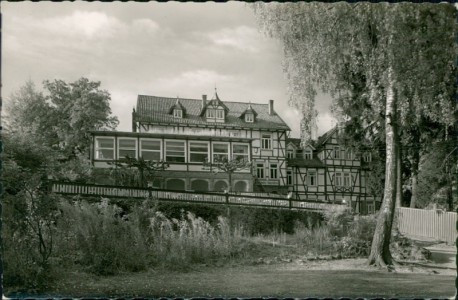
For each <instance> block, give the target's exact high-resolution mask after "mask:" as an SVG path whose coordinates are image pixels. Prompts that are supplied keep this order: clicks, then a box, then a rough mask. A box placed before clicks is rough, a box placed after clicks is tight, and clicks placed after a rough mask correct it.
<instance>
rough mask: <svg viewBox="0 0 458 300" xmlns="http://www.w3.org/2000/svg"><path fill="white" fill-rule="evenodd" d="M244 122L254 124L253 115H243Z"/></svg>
mask: <svg viewBox="0 0 458 300" xmlns="http://www.w3.org/2000/svg"><path fill="white" fill-rule="evenodd" d="M245 122H247V123H253V122H254V115H253V114H251V113H247V114H245Z"/></svg>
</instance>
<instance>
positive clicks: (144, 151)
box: [140, 140, 162, 161]
mask: <svg viewBox="0 0 458 300" xmlns="http://www.w3.org/2000/svg"><path fill="white" fill-rule="evenodd" d="M161 150H162V149H161V141H159V140H140V155H141V156H142V158H143V159H144V160H155V161H159V160H161Z"/></svg>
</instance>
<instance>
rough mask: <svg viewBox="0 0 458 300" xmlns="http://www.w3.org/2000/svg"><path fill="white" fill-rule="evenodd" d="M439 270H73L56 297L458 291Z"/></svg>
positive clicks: (354, 266)
mask: <svg viewBox="0 0 458 300" xmlns="http://www.w3.org/2000/svg"><path fill="white" fill-rule="evenodd" d="M412 271H413V272H412ZM433 271H434V270H432V269H422V268H413V269H409V268H405V269H402V270H400V271H399V272H397V273H387V272H383V271H378V270H374V269H372V268H370V267H367V266H366V265H365V260H364V259H360V260H358V259H351V260H338V261H337V260H336V261H316V262H307V263H301V262H291V263H279V264H271V265H266V264H263V265H257V266H248V267H244V266H233V267H224V268H215V267H202V268H200V269H197V270H194V271H190V272H171V271H164V270H162V271H159V270H156V271H155V270H150V271H148V272H142V273H136V274H126V275H120V276H113V277H95V276H92V275H88V274H85V273H67V274H66V276H65V277H63V278H62V279H61V280H60V281H59V283H58V284H57V285H56V286H55V289H54V291H53V292H52V293H51V295H53V296H73V297H82V296H92V297H95V296H105V297H135V296H144V297H145V296H148V297H159V296H163V297H178V296H180V297H186V298H188V297H282V298H283V297H352V298H355V297H366V298H367V297H371V298H373V297H408V298H415V297H416V298H445V297H447V298H449V297H452V296H453V295H454V294H455V275H454V274H456V273H455V272H456V271H453V270H439V271H435V272H436V273H435V272H433ZM437 272H439V273H437Z"/></svg>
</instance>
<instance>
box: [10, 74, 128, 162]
mask: <svg viewBox="0 0 458 300" xmlns="http://www.w3.org/2000/svg"><path fill="white" fill-rule="evenodd" d="M99 88H100V82H93V81H89V80H88V79H87V78H81V79H79V80H77V81H75V82H73V83H66V82H64V81H62V80H55V81H53V82H50V81H45V82H44V90H45V93H42V92H39V91H37V90H36V88H35V86H34V84H33V83H32V82H27V83H26V84H25V85H24V86H23V87H21V88H20V89H19V90H18V91H17V92H16V93H14V94H13V95H12V96H11V97H10V101H9V102H7V106H6V117H7V124H8V126H7V131H8V132H11V133H13V134H17V133H19V132H22V133H24V134H26V135H27V136H28V137H29V138H30V139H31V141H35V142H39V143H40V144H43V145H46V146H48V147H54V148H55V149H59V150H60V151H61V152H62V154H63V155H64V156H65V157H74V156H75V155H76V153H77V152H85V151H86V150H87V149H88V147H89V145H90V142H91V141H90V138H89V131H91V130H105V129H114V128H116V126H117V124H118V123H119V122H118V119H117V118H116V117H114V116H111V109H110V106H109V104H110V103H109V102H110V94H109V93H108V92H107V91H105V90H100V89H99Z"/></svg>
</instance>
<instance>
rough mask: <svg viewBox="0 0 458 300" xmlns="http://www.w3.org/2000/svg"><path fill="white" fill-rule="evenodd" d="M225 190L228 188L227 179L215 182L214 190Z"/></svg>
mask: <svg viewBox="0 0 458 300" xmlns="http://www.w3.org/2000/svg"><path fill="white" fill-rule="evenodd" d="M224 190H227V183H226V181H223V180H219V181H217V182H215V185H214V186H213V191H215V192H224Z"/></svg>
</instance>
